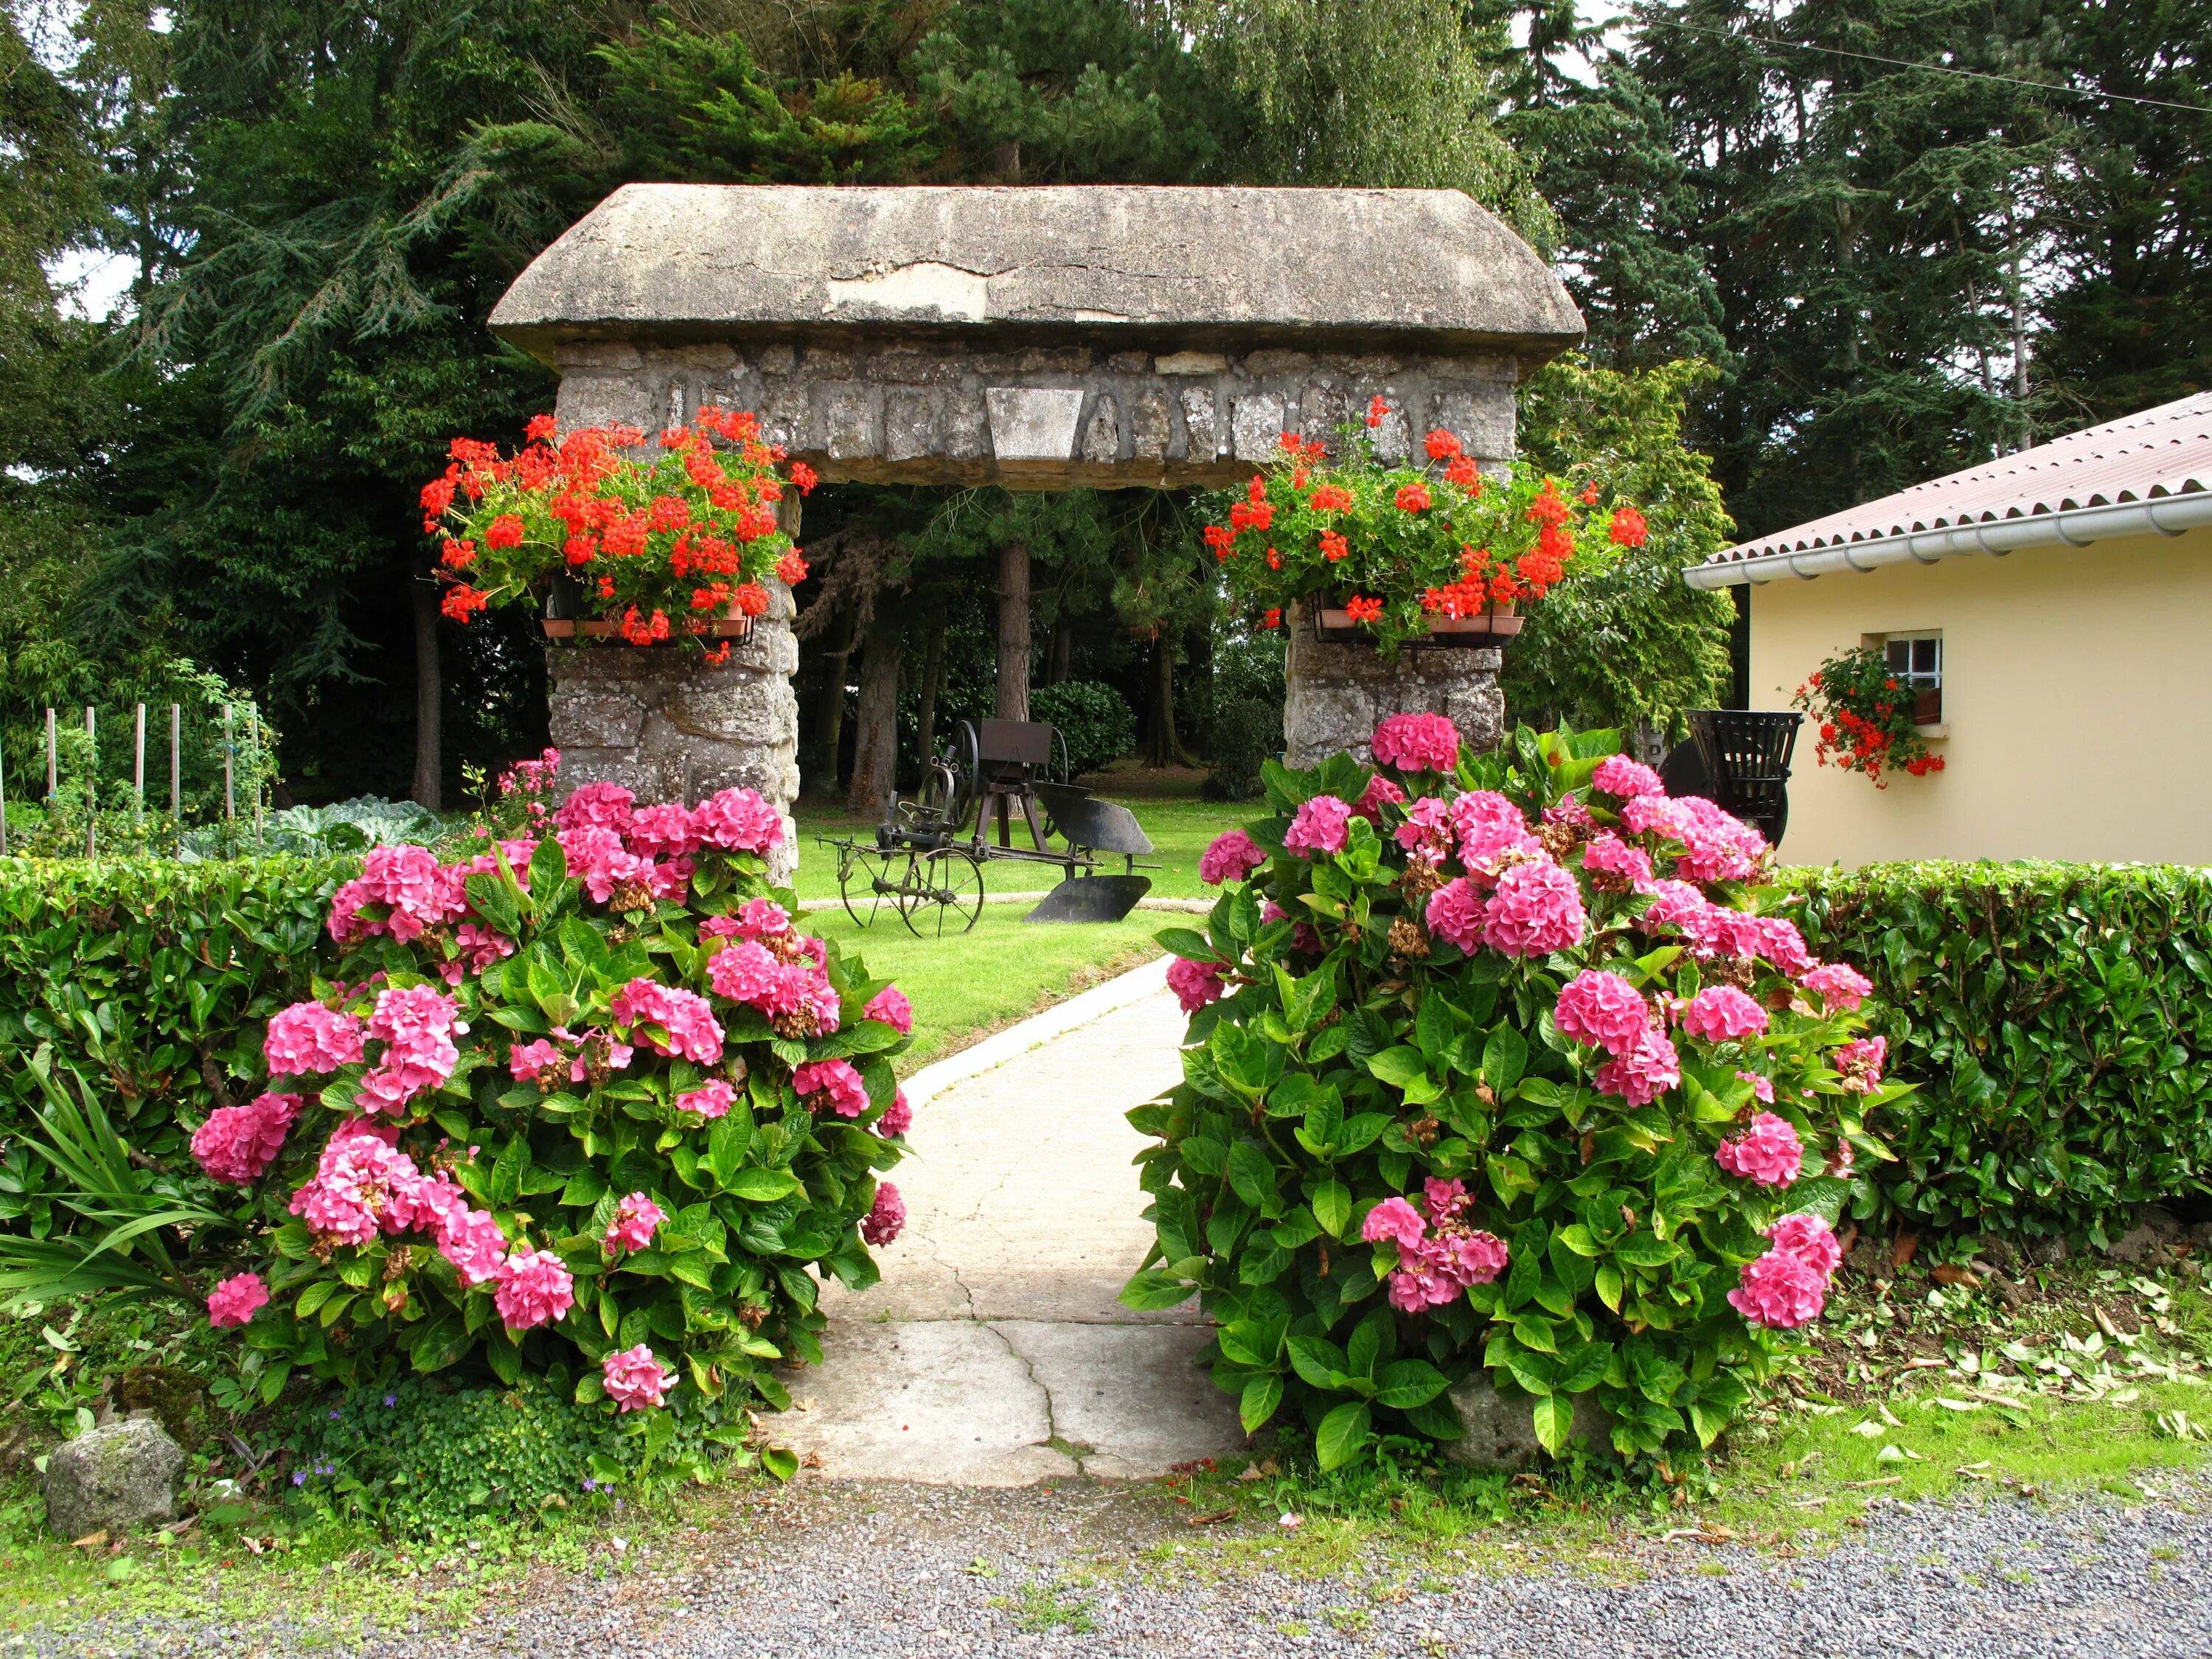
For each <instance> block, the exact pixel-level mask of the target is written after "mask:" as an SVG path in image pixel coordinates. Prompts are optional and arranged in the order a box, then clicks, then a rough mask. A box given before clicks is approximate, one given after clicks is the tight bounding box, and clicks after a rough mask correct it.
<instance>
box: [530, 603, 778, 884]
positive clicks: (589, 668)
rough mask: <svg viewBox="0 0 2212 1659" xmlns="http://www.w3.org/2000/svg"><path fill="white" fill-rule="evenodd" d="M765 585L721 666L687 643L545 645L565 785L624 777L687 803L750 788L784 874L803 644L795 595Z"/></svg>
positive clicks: (773, 865)
mask: <svg viewBox="0 0 2212 1659" xmlns="http://www.w3.org/2000/svg"><path fill="white" fill-rule="evenodd" d="M768 588H769V611H768V614H767V615H766V616H765V617H759V618H757V620H756V621H755V622H754V623H753V631H752V635H751V637H750V639H746V640H743V641H735V642H733V643H732V647H731V649H730V659H729V661H728V662H727V663H726V664H724V665H721V666H720V667H712V666H709V665H708V664H707V663H706V662H704V661H703V660H702V659H701V658H700V656H699V655H698V654H697V653H695V652H693V651H691V650H690V649H689V648H687V647H678V646H631V645H623V644H618V643H597V644H591V645H568V644H556V645H551V646H549V647H547V650H546V658H547V663H546V666H547V670H548V674H549V678H550V681H551V695H550V703H551V707H550V715H551V725H552V733H551V735H552V738H553V746H554V747H555V748H556V749H558V750H560V751H561V787H562V789H564V790H567V789H573V788H574V787H576V786H577V785H578V784H580V783H594V782H600V781H605V782H609V783H619V784H622V785H623V786H624V787H627V788H629V789H630V790H633V791H635V793H636V795H637V798H638V799H639V800H641V801H657V800H680V801H683V802H685V803H686V804H696V803H697V802H698V801H700V800H701V799H704V798H705V797H706V796H708V795H711V794H713V793H714V792H715V791H716V790H717V789H727V788H732V787H737V788H746V789H757V790H758V791H759V792H760V793H762V794H763V795H765V796H766V797H767V798H768V799H769V800H771V801H773V802H774V803H775V807H776V810H777V811H780V812H781V813H782V814H783V822H784V842H783V845H782V846H781V847H780V848H778V849H777V853H776V855H775V856H774V857H772V858H771V859H770V860H769V869H770V872H771V874H772V875H773V876H774V878H775V879H776V880H778V881H787V880H789V879H790V877H791V872H793V870H794V869H796V868H797V867H798V863H799V849H798V839H797V836H798V831H797V828H796V826H795V825H794V824H793V822H792V817H791V803H792V801H793V799H794V798H796V796H797V795H798V793H799V699H798V698H797V697H796V696H793V693H792V690H791V676H792V674H793V672H794V671H796V670H797V668H798V666H799V641H797V640H796V639H795V638H793V635H792V632H791V618H792V614H793V605H792V600H791V591H790V590H789V589H788V588H787V587H786V586H784V585H783V584H782V583H781V582H779V581H775V580H771V581H770V582H769V584H768Z"/></svg>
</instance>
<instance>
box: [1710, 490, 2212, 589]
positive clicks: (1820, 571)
mask: <svg viewBox="0 0 2212 1659" xmlns="http://www.w3.org/2000/svg"><path fill="white" fill-rule="evenodd" d="M2203 525H2212V490H2192V491H2191V492H2190V493H2189V494H2188V495H2162V496H2160V497H2158V498H2157V499H2156V500H2154V501H2127V502H2124V503H2122V504H2121V505H2119V506H2117V507H2075V508H2073V509H2071V510H2070V511H2068V512H2064V513H2036V514H2034V515H2033V517H2029V518H2020V519H1993V520H1990V521H1989V522H1987V523H1985V524H1966V525H1958V526H1954V527H1953V528H1951V529H1948V530H1915V531H1909V532H1906V533H1905V534H1904V535H1901V536H1874V537H1869V538H1867V539H1866V540H1865V541H1861V542H1844V543H1840V544H1838V545H1836V546H1833V547H1814V548H1803V549H1798V550H1792V551H1790V552H1786V553H1767V554H1762V555H1760V556H1759V557H1757V558H1751V559H1739V560H1736V561H1735V562H1732V563H1729V564H1697V565H1692V566H1691V567H1690V568H1688V569H1687V570H1686V571H1684V572H1683V573H1682V579H1683V580H1685V581H1686V582H1688V583H1689V584H1690V586H1692V587H1705V588H1712V587H1737V586H1742V585H1743V584H1744V583H1747V582H1771V581H1773V580H1776V579H1778V578H1779V577H1784V576H1802V577H1813V576H1826V575H1830V574H1834V573H1836V572H1839V571H1845V570H1874V569H1877V568H1880V567H1881V566H1882V565H1886V564H1905V563H1907V562H1914V563H1919V564H1933V563H1935V562H1936V561H1937V560H1938V559H1952V558H1957V557H1959V556H1960V555H1962V554H1966V553H1988V554H1991V555H1994V556H1997V557H2000V558H2002V556H2004V555H2005V554H2008V553H2011V552H2015V551H2016V550H2019V549H2021V548H2023V547H2048V546H2050V545H2051V544H2054V543H2058V542H2063V543H2065V544H2067V545H2069V546H2070V547H2085V546H2087V544H2089V543H2091V542H2104V541H2112V540H2114V539H2115V538H2118V537H2122V536H2142V535H2150V534H2156V535H2160V536H2179V534H2181V532H2183V531H2185V530H2194V529H2197V527H2199V526H2203Z"/></svg>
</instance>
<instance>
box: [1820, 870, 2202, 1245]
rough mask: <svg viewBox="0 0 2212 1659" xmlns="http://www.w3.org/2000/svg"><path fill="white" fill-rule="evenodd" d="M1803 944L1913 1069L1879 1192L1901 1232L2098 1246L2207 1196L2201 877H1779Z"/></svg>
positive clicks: (1833, 873)
mask: <svg viewBox="0 0 2212 1659" xmlns="http://www.w3.org/2000/svg"><path fill="white" fill-rule="evenodd" d="M1784 879H1785V881H1786V884H1787V886H1788V888H1789V889H1790V891H1791V892H1792V894H1793V897H1792V898H1791V900H1790V914H1791V915H1794V916H1796V919H1797V921H1798V922H1799V924H1800V925H1801V926H1802V927H1803V929H1804V931H1805V934H1806V937H1807V939H1808V940H1809V941H1810V942H1811V944H1812V945H1813V946H1814V948H1815V949H1816V950H1819V951H1821V952H1823V953H1824V954H1832V955H1836V956H1841V957H1849V958H1850V960H1852V961H1854V962H1857V963H1860V964H1862V965H1863V967H1864V968H1865V969H1866V971H1867V973H1868V974H1869V975H1871V976H1872V977H1873V980H1874V983H1875V994H1876V995H1877V996H1878V997H1879V999H1880V1001H1879V1003H1878V1005H1876V1011H1875V1015H1874V1024H1875V1029H1876V1030H1880V1031H1881V1032H1882V1033H1883V1034H1884V1035H1885V1036H1887V1038H1888V1041H1889V1043H1890V1052H1891V1054H1893V1056H1895V1058H1896V1060H1897V1064H1898V1066H1899V1068H1900V1069H1903V1070H1905V1071H1908V1072H1909V1073H1911V1075H1912V1076H1914V1077H1916V1078H1917V1079H1921V1092H1920V1093H1919V1094H1918V1095H1917V1096H1915V1097H1914V1098H1913V1100H1912V1102H1911V1109H1909V1110H1907V1111H1905V1112H1901V1113H1896V1114H1893V1115H1892V1117H1891V1119H1890V1121H1888V1124H1887V1134H1888V1136H1889V1138H1890V1139H1891V1140H1892V1142H1893V1145H1894V1146H1895V1147H1896V1150H1897V1152H1898V1153H1899V1163H1898V1164H1896V1165H1894V1166H1893V1167H1892V1168H1891V1169H1889V1170H1886V1171H1885V1175H1886V1176H1887V1179H1886V1180H1885V1181H1884V1182H1883V1183H1882V1186H1881V1194H1882V1197H1883V1198H1884V1200H1885V1201H1886V1202H1887V1204H1888V1205H1891V1206H1894V1207H1895V1209H1896V1211H1897V1212H1899V1213H1901V1214H1903V1215H1905V1216H1906V1217H1909V1218H1911V1219H1912V1220H1913V1221H1915V1222H1916V1223H1917V1224H1921V1225H1929V1226H1934V1227H1951V1226H1960V1225H1966V1226H1976V1227H1998V1228H2003V1229H2008V1230H2011V1231H2021V1232H2026V1233H2030V1234H2051V1233H2073V1234H2080V1233H2082V1232H2085V1231H2086V1232H2087V1233H2088V1234H2089V1235H2090V1237H2093V1238H2094V1239H2097V1240H2098V1241H2100V1242H2101V1241H2102V1240H2103V1239H2104V1237H2105V1236H2106V1234H2107V1233H2109V1232H2112V1231H2117V1230H2119V1229H2123V1228H2124V1227H2125V1226H2126V1225H2128V1217H2129V1212H2130V1210H2131V1209H2132V1208H2133V1207H2134V1206H2136V1205H2139V1204H2142V1203H2144V1202H2147V1201H2150V1200H2172V1199H2176V1198H2187V1197H2200V1196H2202V1195H2203V1194H2207V1193H2212V874H2208V873H2207V872H2204V871H2202V870H2195V869H2187V868H2183V867H2180V866H2172V865H2087V864H1944V863H1928V864H1892V865H1873V866H1868V867H1867V868H1865V869H1863V870H1859V871H1856V872H1849V873H1846V872H1842V871H1838V870H1794V871H1790V872H1787V873H1786V876H1785V878H1784Z"/></svg>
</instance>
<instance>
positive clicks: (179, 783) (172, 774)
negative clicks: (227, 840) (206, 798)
mask: <svg viewBox="0 0 2212 1659" xmlns="http://www.w3.org/2000/svg"><path fill="white" fill-rule="evenodd" d="M169 819H170V822H171V823H173V824H174V825H175V827H176V831H177V836H178V839H179V842H181V841H182V840H183V837H184V833H185V711H184V710H183V709H182V708H179V706H178V705H177V704H175V703H171V704H170V705H169Z"/></svg>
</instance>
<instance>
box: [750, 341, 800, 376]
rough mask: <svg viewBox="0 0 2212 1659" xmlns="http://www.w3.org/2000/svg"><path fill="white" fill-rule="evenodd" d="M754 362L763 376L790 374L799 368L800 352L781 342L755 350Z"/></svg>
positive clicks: (771, 343) (772, 342)
mask: <svg viewBox="0 0 2212 1659" xmlns="http://www.w3.org/2000/svg"><path fill="white" fill-rule="evenodd" d="M753 362H754V364H755V365H756V366H757V368H759V369H760V372H761V373H762V374H790V373H791V372H792V371H793V369H795V368H798V367H799V351H798V349H797V348H796V347H794V346H792V345H789V344H787V343H785V342H783V341H781V340H774V341H770V342H769V343H768V344H766V345H763V346H759V347H757V348H756V349H754V352H753Z"/></svg>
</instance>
